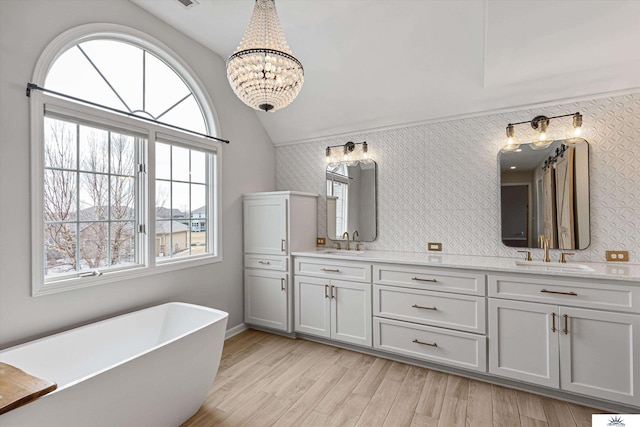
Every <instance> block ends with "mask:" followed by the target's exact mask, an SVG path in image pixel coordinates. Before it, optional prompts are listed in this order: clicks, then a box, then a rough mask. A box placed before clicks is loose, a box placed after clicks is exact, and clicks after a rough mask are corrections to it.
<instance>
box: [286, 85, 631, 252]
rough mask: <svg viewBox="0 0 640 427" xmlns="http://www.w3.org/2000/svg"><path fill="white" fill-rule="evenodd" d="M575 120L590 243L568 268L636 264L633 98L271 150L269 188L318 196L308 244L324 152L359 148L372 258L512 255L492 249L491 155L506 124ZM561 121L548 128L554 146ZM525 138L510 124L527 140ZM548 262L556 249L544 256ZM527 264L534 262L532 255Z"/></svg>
mask: <svg viewBox="0 0 640 427" xmlns="http://www.w3.org/2000/svg"><path fill="white" fill-rule="evenodd" d="M577 111H579V112H581V113H582V114H583V116H584V126H583V127H584V138H585V139H586V140H587V141H589V143H590V158H589V161H590V174H591V175H590V183H591V245H590V246H589V247H588V248H587V249H585V250H581V251H576V256H575V257H572V258H571V259H572V260H576V261H593V262H603V261H605V251H606V250H608V249H622V250H628V251H629V257H630V262H631V263H634V264H639V263H640V93H636V94H631V95H622V96H617V97H610V98H599V99H592V100H587V101H580V102H573V103H568V104H561V105H555V106H550V107H544V108H532V109H525V110H518V111H513V112H507V113H500V114H490V115H478V116H477V117H472V118H466V119H459V120H451V121H443V122H439V123H432V124H423V125H417V126H407V127H401V128H396V129H390V130H381V131H371V132H364V133H358V134H353V135H349V136H345V137H338V138H330V139H326V140H322V141H315V142H308V143H301V144H295V145H285V146H279V147H277V148H276V185H277V189H278V190H297V191H305V192H312V193H318V194H320V196H321V197H320V198H319V199H318V200H319V203H318V236H326V231H325V230H326V212H325V197H324V195H325V188H326V186H325V174H324V171H325V167H326V163H325V148H326V147H327V146H328V145H338V144H344V143H345V142H347V141H349V140H353V141H355V142H361V141H365V140H366V141H367V143H368V145H369V154H370V157H371V158H372V159H374V160H375V161H376V162H377V163H378V238H377V240H375V241H374V242H372V243H367V244H366V245H365V247H366V248H367V249H373V250H389V251H409V252H426V247H427V242H442V244H443V252H444V253H448V254H460V255H486V256H502V257H515V256H519V254H517V253H516V250H517V249H515V248H507V247H506V246H504V245H503V244H502V243H501V241H500V209H499V205H498V200H499V197H498V195H499V188H498V186H499V181H498V152H499V151H500V147H501V146H502V145H503V144H504V143H505V139H506V138H505V127H506V125H507V124H508V123H509V122H519V121H524V120H531V119H532V118H533V117H534V116H536V115H538V114H544V115H546V116H555V115H560V114H569V113H575V112H577ZM570 128H571V117H567V118H562V119H555V120H552V121H551V123H550V125H549V132H548V133H549V134H550V136H551V137H554V138H555V139H561V138H563V135H564V134H565V132H566V131H568V130H569V129H570ZM534 133H535V131H533V129H531V127H530V126H529V125H520V126H516V136H517V137H518V138H520V139H521V140H522V141H530V140H531V139H532V137H533V136H534ZM552 252H553V259H554V260H555V259H556V258H557V256H558V254H559V251H552ZM534 256H536V257H537V258H540V256H541V252H540V250H537V251H535V252H534Z"/></svg>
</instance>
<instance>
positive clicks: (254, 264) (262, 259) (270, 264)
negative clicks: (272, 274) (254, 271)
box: [244, 254, 289, 271]
mask: <svg viewBox="0 0 640 427" xmlns="http://www.w3.org/2000/svg"><path fill="white" fill-rule="evenodd" d="M244 268H262V269H264V270H277V271H287V269H288V268H289V257H288V256H278V255H260V254H255V255H245V256H244Z"/></svg>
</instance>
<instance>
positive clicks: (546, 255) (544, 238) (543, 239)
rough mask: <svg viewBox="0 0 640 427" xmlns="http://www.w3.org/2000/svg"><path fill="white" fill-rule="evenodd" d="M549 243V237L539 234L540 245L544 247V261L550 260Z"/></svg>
mask: <svg viewBox="0 0 640 427" xmlns="http://www.w3.org/2000/svg"><path fill="white" fill-rule="evenodd" d="M550 244H551V237H548V236H545V235H544V234H541V235H540V247H541V248H542V249H544V259H543V261H544V262H551V258H550V257H549V245H550Z"/></svg>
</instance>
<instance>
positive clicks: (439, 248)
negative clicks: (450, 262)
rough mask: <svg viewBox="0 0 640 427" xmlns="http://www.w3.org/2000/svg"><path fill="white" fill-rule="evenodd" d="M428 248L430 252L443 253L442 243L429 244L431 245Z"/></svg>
mask: <svg viewBox="0 0 640 427" xmlns="http://www.w3.org/2000/svg"><path fill="white" fill-rule="evenodd" d="M427 248H428V249H429V250H430V251H438V252H442V243H436V242H429V243H427Z"/></svg>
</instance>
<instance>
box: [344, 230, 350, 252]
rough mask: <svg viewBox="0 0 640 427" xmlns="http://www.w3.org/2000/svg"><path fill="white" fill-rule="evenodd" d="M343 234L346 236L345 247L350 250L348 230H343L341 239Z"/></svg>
mask: <svg viewBox="0 0 640 427" xmlns="http://www.w3.org/2000/svg"><path fill="white" fill-rule="evenodd" d="M344 236H347V247H346V249H347V250H348V251H350V250H351V245H350V244H349V232H348V231H345V232H344V233H343V234H342V238H343V239H344Z"/></svg>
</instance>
